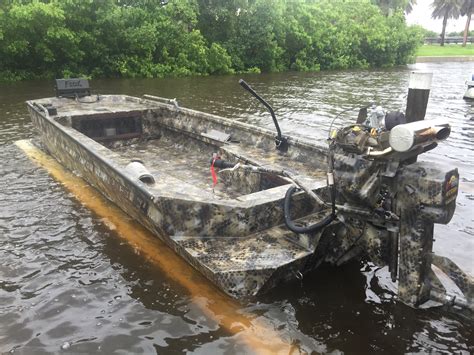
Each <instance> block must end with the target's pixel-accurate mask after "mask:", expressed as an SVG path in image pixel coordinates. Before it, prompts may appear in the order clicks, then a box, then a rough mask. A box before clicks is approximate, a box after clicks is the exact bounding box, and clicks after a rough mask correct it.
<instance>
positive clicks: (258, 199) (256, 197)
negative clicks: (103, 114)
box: [26, 95, 325, 209]
mask: <svg viewBox="0 0 474 355" xmlns="http://www.w3.org/2000/svg"><path fill="white" fill-rule="evenodd" d="M108 96H122V97H127V98H131V99H132V100H133V99H135V100H142V99H141V98H138V97H133V96H128V95H108ZM47 99H51V98H44V99H40V100H47ZM144 100H145V101H150V102H151V103H153V104H155V105H154V106H156V104H159V106H161V105H165V106H171V107H174V106H172V105H167V104H164V103H160V102H158V103H157V102H154V101H152V100H147V99H144ZM37 101H39V100H28V101H26V104H27V105H28V107H29V108H30V109H32V110H34V111H35V112H36V113H37V114H39V115H40V116H41V117H42V118H43V119H44V120H45V121H47V122H49V123H50V124H51V125H53V126H54V127H55V128H57V129H59V130H60V131H61V132H62V133H63V134H65V135H66V136H67V137H69V139H71V140H73V141H74V142H76V143H77V144H79V145H80V146H81V148H83V149H84V150H86V151H87V152H88V153H89V154H91V155H92V156H93V157H95V158H96V159H98V160H99V161H100V162H101V163H103V164H104V165H105V166H106V167H107V168H110V169H111V170H112V171H113V172H114V173H115V174H117V175H118V176H119V177H121V178H123V179H125V180H126V181H127V183H131V184H132V185H133V186H134V187H136V188H137V189H138V190H139V191H140V192H141V193H143V194H144V195H145V197H146V198H147V199H149V200H150V201H152V202H154V201H155V200H156V199H175V200H182V201H193V202H201V203H206V204H209V205H216V206H223V207H232V208H245V209H246V208H252V207H254V206H257V205H262V204H268V203H273V202H275V201H277V200H281V199H283V198H284V195H285V192H286V187H287V186H289V185H290V184H291V183H290V182H289V183H288V184H285V185H281V186H276V187H273V188H270V189H266V190H261V191H256V192H253V193H251V194H244V195H241V196H239V197H237V198H234V199H227V198H226V199H215V200H214V199H213V200H212V201H206V200H205V198H204V196H203V197H202V198H200V199H198V200H192V199H186V198H183V197H180V196H177V195H176V194H172V195H168V194H166V193H164V194H163V192H160V194H159V195H155V194H154V193H153V191H150V190H152V189H153V187H148V186H146V185H145V184H144V183H142V182H141V181H136V180H135V179H133V178H132V177H130V176H129V175H128V174H126V173H125V172H124V171H123V170H122V169H120V168H118V167H116V166H114V160H113V159H111V158H108V157H104V156H103V155H102V154H100V153H99V152H98V151H96V150H102V149H106V150H107V151H108V152H109V153H111V154H117V153H116V152H114V151H113V150H111V149H109V148H107V147H106V146H104V145H102V144H101V143H99V142H96V141H95V140H93V139H92V138H90V137H88V136H86V135H85V134H83V133H82V132H80V131H78V130H76V129H74V128H72V127H69V126H65V125H63V124H61V123H60V122H58V121H57V119H58V118H61V117H74V116H75V115H58V116H57V117H51V116H50V115H49V114H46V112H47V110H46V108H44V106H43V105H42V104H40V103H38V102H37ZM41 108H43V109H41ZM149 109H150V108H148V109H145V108H144V109H143V111H146V110H149ZM180 109H181V110H186V111H191V113H192V114H193V116H194V115H196V116H199V115H200V114H202V115H205V116H210V117H211V118H212V119H213V120H215V122H217V123H221V122H220V121H218V120H217V119H218V118H219V116H216V115H211V114H208V113H205V112H201V111H196V110H191V109H186V108H180ZM99 115H100V113H99ZM77 116H79V115H77ZM206 118H207V117H206ZM224 119H225V120H226V121H228V122H229V123H230V124H232V123H233V121H231V120H230V119H226V118H224ZM238 123H239V125H243V126H245V128H246V129H248V130H249V131H250V132H251V128H252V127H253V126H251V125H248V124H245V123H242V122H238ZM165 127H166V126H165ZM255 128H257V129H259V130H262V131H264V133H266V134H270V131H268V130H266V129H264V128H261V127H255ZM265 131H266V132H265ZM73 132H74V133H73ZM185 132H186V133H193V132H188V131H185ZM74 134H78V135H80V139H78V138H79V137H74ZM272 137H273V136H272ZM83 140H87V144H85V142H83ZM88 145H91V146H92V147H97V148H98V149H91V147H89V146H88ZM314 183H315V184H314V188H315V189H319V188H322V187H324V186H325V184H323V183H322V180H317V179H315V180H314ZM278 190H281V192H280V193H279V194H278V195H281V196H279V198H275V194H272V192H275V191H278ZM298 194H302V193H301V192H300V193H297V194H295V195H298ZM295 197H296V196H295Z"/></svg>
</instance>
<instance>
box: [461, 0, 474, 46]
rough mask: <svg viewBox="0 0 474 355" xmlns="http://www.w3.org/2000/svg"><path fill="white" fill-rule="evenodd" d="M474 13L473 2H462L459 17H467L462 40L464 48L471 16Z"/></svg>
mask: <svg viewBox="0 0 474 355" xmlns="http://www.w3.org/2000/svg"><path fill="white" fill-rule="evenodd" d="M472 13H474V0H464V2H463V4H462V6H461V16H465V15H466V16H467V20H466V27H464V39H463V41H462V46H463V47H466V42H467V34H468V33H469V24H470V23H471V15H472Z"/></svg>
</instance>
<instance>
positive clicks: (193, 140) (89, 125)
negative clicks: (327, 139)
mask: <svg viewBox="0 0 474 355" xmlns="http://www.w3.org/2000/svg"><path fill="white" fill-rule="evenodd" d="M164 100H165V99H161V98H155V99H150V98H147V99H141V98H135V97H130V96H125V95H102V96H97V97H96V96H86V97H82V98H80V99H67V98H49V99H45V100H40V101H37V102H38V103H39V104H40V105H41V106H43V109H44V110H45V111H46V110H47V111H49V112H51V108H53V114H52V115H51V114H50V115H49V116H50V118H51V119H53V120H55V121H56V122H58V123H60V124H61V125H63V126H65V127H70V128H73V129H74V130H76V131H79V132H81V133H82V134H84V135H85V136H87V137H89V138H90V139H92V140H94V141H95V142H97V143H99V144H101V145H102V146H105V147H107V148H108V149H110V150H111V151H113V152H116V153H118V154H119V155H120V156H121V157H123V158H124V159H125V160H128V161H135V162H140V163H141V164H143V166H144V167H145V168H146V170H147V171H148V172H149V175H151V176H153V177H163V176H168V177H172V178H173V181H175V180H182V182H183V184H187V185H192V186H193V188H198V189H200V190H202V191H207V192H208V193H212V194H213V195H214V196H215V197H217V198H222V199H235V198H238V197H239V196H243V195H248V194H252V193H255V192H259V191H263V190H268V189H272V188H275V187H278V186H282V185H287V184H289V183H290V181H289V180H287V179H286V178H284V177H281V176H278V175H276V174H272V173H262V172H249V171H242V170H232V169H226V170H225V171H222V170H221V171H220V173H219V174H218V181H219V183H218V184H217V185H215V186H213V179H212V174H211V171H210V170H211V169H210V166H211V163H212V160H213V157H218V158H219V159H221V160H224V161H227V162H229V163H234V164H235V163H241V164H246V165H254V166H261V167H270V168H272V169H277V170H286V171H291V172H292V173H293V174H296V175H298V176H299V178H301V179H303V180H306V181H308V182H309V183H311V182H312V181H314V180H317V181H321V179H323V178H324V177H325V169H326V166H325V165H326V163H325V157H324V151H323V149H322V148H318V147H317V146H314V145H312V144H310V143H308V142H304V141H300V140H297V139H291V140H290V141H289V142H290V148H289V150H288V152H285V153H281V152H279V151H278V150H277V149H276V148H275V133H274V132H271V131H269V130H266V129H262V128H258V127H254V126H250V125H247V124H245V123H242V122H238V121H234V120H229V119H225V118H222V117H218V116H214V115H210V114H205V113H202V112H197V111H193V110H189V109H184V108H181V107H179V106H178V105H177V103H176V102H175V101H173V102H163V101H164ZM168 101H169V100H168ZM216 170H218V169H216ZM149 175H148V176H149ZM142 181H143V182H144V183H147V184H149V185H152V184H153V183H154V179H153V178H151V179H143V180H142Z"/></svg>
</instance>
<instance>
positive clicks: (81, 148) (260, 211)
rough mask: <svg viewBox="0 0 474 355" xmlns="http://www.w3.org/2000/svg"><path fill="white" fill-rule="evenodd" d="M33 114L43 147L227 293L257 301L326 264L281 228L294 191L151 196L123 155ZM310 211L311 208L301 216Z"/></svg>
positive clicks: (33, 109) (38, 113) (41, 114)
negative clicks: (236, 197)
mask: <svg viewBox="0 0 474 355" xmlns="http://www.w3.org/2000/svg"><path fill="white" fill-rule="evenodd" d="M28 109H29V111H30V115H31V117H32V121H33V124H34V126H35V127H36V129H37V130H38V132H39V133H40V137H41V141H42V145H43V146H44V148H46V150H47V151H48V152H49V153H50V154H51V155H52V156H53V157H55V158H56V159H57V160H58V161H59V162H60V163H61V164H62V165H64V166H65V167H67V168H68V169H69V170H71V171H73V172H74V173H76V174H78V175H80V176H81V177H82V178H84V179H85V180H86V181H87V182H88V183H90V184H91V185H92V186H94V187H95V188H96V189H97V190H98V191H100V192H101V193H102V194H103V195H104V196H105V197H107V198H108V199H109V200H110V201H112V202H113V203H115V204H116V205H117V206H119V207H120V208H121V209H122V210H123V211H125V212H126V213H127V214H128V215H130V216H131V217H132V218H133V219H135V220H137V221H139V222H140V223H141V224H142V225H144V226H145V227H146V228H147V229H149V230H150V231H151V232H152V233H153V234H154V235H156V236H157V237H158V238H160V239H161V240H162V241H164V242H165V243H166V244H167V245H168V246H169V247H170V248H172V249H174V250H175V251H176V252H177V253H178V254H179V255H181V256H182V257H183V258H185V259H186V260H187V262H188V263H190V264H191V265H193V266H194V267H195V268H196V269H198V270H199V271H200V272H201V273H203V274H204V275H205V276H206V277H207V278H209V279H210V280H211V281H212V282H214V283H215V284H216V285H217V286H218V287H219V288H220V289H221V290H223V291H224V292H225V293H227V294H229V295H231V296H233V297H238V298H245V297H252V296H255V295H257V294H259V293H262V292H266V291H267V290H269V289H270V288H272V287H274V286H275V285H277V284H278V283H280V282H282V281H284V280H290V279H294V278H295V275H301V274H303V273H305V272H307V271H309V270H311V269H312V268H314V267H315V266H316V265H317V264H318V262H316V261H314V250H315V247H316V244H315V243H311V242H307V241H306V242H303V243H302V242H301V240H300V237H299V236H297V235H295V234H294V233H292V232H290V231H288V230H287V229H286V228H284V227H281V225H282V223H283V212H282V209H281V204H282V200H283V198H284V194H285V191H286V189H287V186H280V187H276V188H273V189H270V190H268V191H262V192H258V193H256V194H255V196H254V198H252V199H248V200H247V201H245V199H244V201H240V202H236V201H199V199H196V198H193V197H192V196H187V195H186V193H185V192H184V191H183V194H182V195H178V194H167V193H166V190H167V186H166V184H167V183H168V184H170V183H171V182H170V181H169V180H168V181H163V182H162V186H161V190H162V192H163V193H162V194H157V193H156V192H155V191H153V192H150V190H149V189H148V188H147V186H146V185H145V184H143V183H142V182H140V181H138V180H136V179H133V178H131V177H130V176H129V175H128V174H127V173H126V172H125V169H124V166H125V164H126V161H123V160H124V159H123V157H121V156H120V155H119V154H117V153H116V152H114V151H111V150H110V149H108V148H106V147H104V146H103V145H101V144H99V143H97V142H95V141H94V140H92V139H90V138H89V137H87V136H85V135H83V134H82V133H80V132H77V131H76V130H75V129H72V128H70V127H66V126H64V125H62V124H60V123H58V122H57V121H56V120H54V119H52V118H51V117H48V115H47V114H46V113H45V112H44V111H43V110H41V109H38V108H37V107H36V106H35V105H33V104H31V103H30V104H29V105H28ZM122 161H123V164H121V163H122ZM158 185H160V183H158ZM323 186H324V181H321V188H323ZM156 189H157V188H155V190H156ZM158 189H159V187H158ZM302 198H303V197H301V198H298V197H297V200H298V199H300V200H301V199H302ZM301 206H311V204H308V203H301ZM309 212H311V210H310V209H308V208H305V207H301V208H300V211H299V213H301V214H308V213H309ZM328 233H329V230H328ZM318 237H319V236H318Z"/></svg>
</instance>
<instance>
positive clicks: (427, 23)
mask: <svg viewBox="0 0 474 355" xmlns="http://www.w3.org/2000/svg"><path fill="white" fill-rule="evenodd" d="M432 3H433V0H418V1H417V4H416V5H415V7H414V8H413V11H412V12H411V13H410V14H409V15H407V22H408V24H410V25H421V26H423V27H424V28H426V29H428V30H432V31H435V32H439V33H441V29H442V28H443V19H437V20H434V19H432V18H431V13H432V12H433V9H432V8H431V4H432ZM466 20H467V18H466V16H463V17H460V18H459V19H457V20H454V19H448V25H447V26H446V32H447V33H449V32H459V31H464V26H465V25H466ZM473 27H474V19H473V20H471V25H470V29H471V30H472V29H474V28H473Z"/></svg>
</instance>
